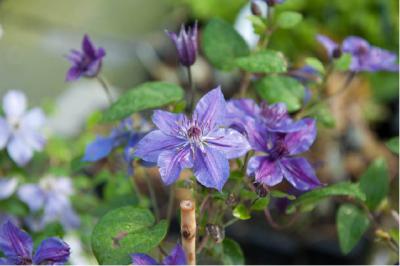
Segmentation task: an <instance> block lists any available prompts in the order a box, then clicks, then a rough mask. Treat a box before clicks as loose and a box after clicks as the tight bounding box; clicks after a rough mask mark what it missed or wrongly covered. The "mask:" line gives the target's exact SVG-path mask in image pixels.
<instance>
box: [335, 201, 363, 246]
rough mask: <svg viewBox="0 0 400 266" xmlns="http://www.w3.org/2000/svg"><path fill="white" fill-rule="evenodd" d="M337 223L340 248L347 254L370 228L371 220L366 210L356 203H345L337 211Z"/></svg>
mask: <svg viewBox="0 0 400 266" xmlns="http://www.w3.org/2000/svg"><path fill="white" fill-rule="evenodd" d="M336 224H337V232H338V236H339V244H340V248H341V250H342V252H343V253H344V254H347V253H349V252H350V251H351V250H352V249H353V248H354V246H355V245H356V244H357V243H358V241H359V240H360V239H361V237H362V235H363V234H364V233H365V231H366V230H367V229H368V226H369V220H368V217H367V215H366V214H365V212H364V211H362V210H360V209H359V208H357V207H356V206H354V205H351V204H345V205H342V206H340V208H339V210H338V212H337V215H336Z"/></svg>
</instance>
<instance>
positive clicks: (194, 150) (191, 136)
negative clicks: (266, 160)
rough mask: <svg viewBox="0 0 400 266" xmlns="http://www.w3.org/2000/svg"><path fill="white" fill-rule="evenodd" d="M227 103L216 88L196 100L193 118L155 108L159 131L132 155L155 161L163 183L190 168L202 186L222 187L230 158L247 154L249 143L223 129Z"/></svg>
mask: <svg viewBox="0 0 400 266" xmlns="http://www.w3.org/2000/svg"><path fill="white" fill-rule="evenodd" d="M225 114H226V103H225V99H224V96H223V94H222V91H221V89H220V88H219V87H218V88H216V89H214V90H212V91H210V92H208V93H207V94H206V95H205V96H203V98H201V99H200V101H199V102H198V103H197V106H196V109H195V111H194V113H193V116H192V119H189V118H187V117H186V116H185V115H184V114H174V113H169V112H165V111H161V110H157V111H155V112H154V114H153V118H152V119H153V123H154V124H155V125H156V126H157V127H158V129H159V130H154V131H152V132H150V133H149V134H147V135H146V136H145V137H144V138H143V139H142V140H141V141H140V142H139V143H138V144H137V150H136V152H135V156H137V157H139V158H142V159H143V160H145V161H149V162H157V165H158V167H159V168H160V174H161V178H162V180H163V182H164V183H165V184H167V185H170V184H172V183H173V182H175V181H176V180H177V179H178V177H179V174H180V172H181V171H182V170H183V169H184V168H193V172H194V175H195V176H196V178H197V180H198V181H199V182H200V183H201V184H202V185H204V186H206V187H209V188H216V189H218V190H219V191H221V190H222V187H223V186H224V184H225V182H226V181H227V179H228V176H229V162H228V160H229V159H233V158H238V157H241V156H243V155H244V154H246V153H247V151H248V150H249V149H250V145H249V143H248V141H247V140H246V138H245V137H244V136H243V135H242V134H240V133H239V132H238V131H236V130H234V129H230V128H222V127H221V126H223V125H224V123H225Z"/></svg>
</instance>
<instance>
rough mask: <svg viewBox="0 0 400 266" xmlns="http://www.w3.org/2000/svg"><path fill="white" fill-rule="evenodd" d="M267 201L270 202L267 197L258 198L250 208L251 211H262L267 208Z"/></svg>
mask: <svg viewBox="0 0 400 266" xmlns="http://www.w3.org/2000/svg"><path fill="white" fill-rule="evenodd" d="M269 201H270V197H269V195H267V196H266V197H264V198H258V199H257V200H256V201H255V202H254V203H253V205H252V206H251V210H253V211H262V210H264V209H265V208H267V207H268V204H269Z"/></svg>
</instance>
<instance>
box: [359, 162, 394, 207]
mask: <svg viewBox="0 0 400 266" xmlns="http://www.w3.org/2000/svg"><path fill="white" fill-rule="evenodd" d="M388 171H389V170H388V167H387V165H386V162H385V160H384V159H383V158H380V159H377V160H375V161H374V162H373V163H372V164H371V165H370V166H369V167H368V169H367V170H366V171H365V172H364V173H363V174H362V176H361V177H360V188H361V190H362V191H363V192H364V193H365V196H366V202H365V203H366V205H367V206H368V208H369V209H371V210H374V209H376V208H377V207H378V206H379V204H380V203H381V202H382V200H383V199H384V198H385V197H386V196H387V194H388V192H389V172H388Z"/></svg>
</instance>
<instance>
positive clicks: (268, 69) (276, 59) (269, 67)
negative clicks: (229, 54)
mask: <svg viewBox="0 0 400 266" xmlns="http://www.w3.org/2000/svg"><path fill="white" fill-rule="evenodd" d="M236 65H237V66H238V67H239V68H241V69H243V70H245V71H248V72H253V73H282V72H286V70H287V62H286V59H285V57H284V55H283V54H282V53H281V52H277V51H273V50H264V51H260V52H256V53H253V54H251V55H249V56H246V57H240V58H238V59H236Z"/></svg>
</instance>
